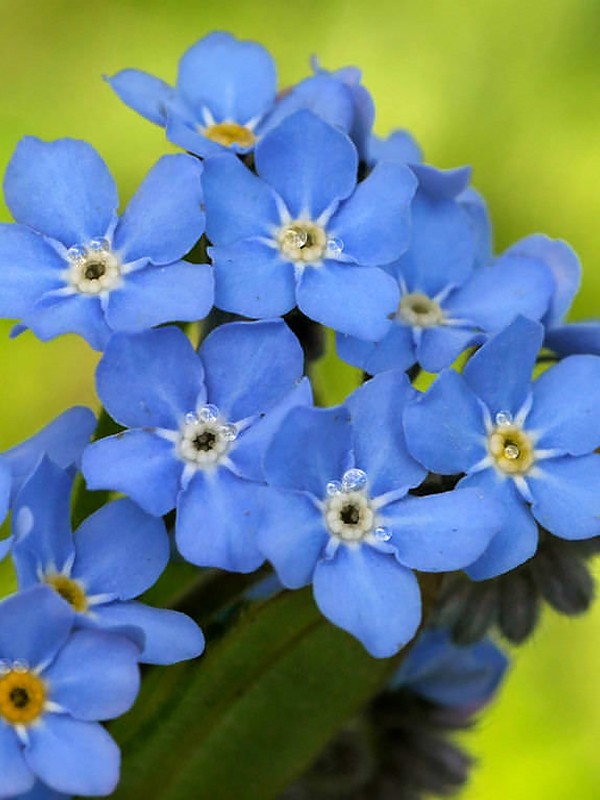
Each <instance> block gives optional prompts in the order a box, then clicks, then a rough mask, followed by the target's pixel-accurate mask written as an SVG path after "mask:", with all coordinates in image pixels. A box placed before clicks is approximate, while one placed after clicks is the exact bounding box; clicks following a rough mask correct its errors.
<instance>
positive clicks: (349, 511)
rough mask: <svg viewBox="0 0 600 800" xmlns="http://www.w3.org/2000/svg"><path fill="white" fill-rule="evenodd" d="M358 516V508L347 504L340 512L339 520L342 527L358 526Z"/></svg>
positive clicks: (352, 504)
mask: <svg viewBox="0 0 600 800" xmlns="http://www.w3.org/2000/svg"><path fill="white" fill-rule="evenodd" d="M360 516H361V515H360V508H358V506H356V505H355V504H354V503H348V505H345V506H344V507H343V508H342V510H341V511H340V519H341V520H342V522H343V523H344V525H358V523H359V522H360Z"/></svg>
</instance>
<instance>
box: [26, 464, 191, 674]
mask: <svg viewBox="0 0 600 800" xmlns="http://www.w3.org/2000/svg"><path fill="white" fill-rule="evenodd" d="M71 486H72V479H71V477H70V476H69V475H67V473H65V472H64V471H63V470H61V469H59V468H58V467H57V466H55V465H54V464H53V463H52V462H51V461H49V460H48V459H44V460H42V462H41V463H40V465H39V467H38V468H37V470H36V471H35V472H34V474H33V475H32V477H31V478H30V479H29V480H28V481H27V483H26V484H25V485H24V486H23V488H22V490H21V491H20V493H19V495H18V496H17V499H16V501H15V506H14V511H13V520H14V536H15V544H14V546H13V560H14V563H15V568H16V572H17V577H18V580H19V587H20V588H21V589H27V588H28V587H30V586H33V585H35V584H36V583H40V582H41V583H45V584H47V585H48V586H51V587H52V588H53V589H54V590H55V591H56V592H57V593H58V594H59V595H60V596H61V597H62V598H63V599H65V600H66V601H67V602H69V603H70V604H71V606H72V607H73V608H74V609H75V611H77V612H78V617H77V624H78V625H85V626H92V627H96V626H97V627H101V628H105V629H112V628H119V629H123V630H125V629H127V628H131V629H134V631H133V632H134V635H135V634H136V630H135V629H137V628H140V629H141V631H142V632H143V634H144V637H143V650H142V652H141V654H140V661H142V662H143V663H147V664H174V663H176V662H177V661H182V660H184V659H188V658H194V657H195V656H197V655H199V654H200V653H201V652H202V650H203V649H204V639H203V636H202V633H201V631H200V629H199V628H198V626H197V625H196V623H195V622H193V621H192V620H191V619H189V617H187V616H186V615H185V614H180V613H179V612H177V611H170V610H165V609H161V608H152V607H150V606H147V605H145V604H143V603H139V602H135V601H134V598H136V597H138V596H139V595H140V594H142V593H143V592H145V591H146V590H147V589H149V588H150V587H151V586H152V585H153V584H154V583H155V582H156V580H157V579H158V578H159V577H160V575H161V573H162V572H163V570H164V568H165V567H166V565H167V562H168V560H169V539H168V537H167V534H166V531H165V528H164V524H163V522H162V520H160V519H156V518H155V517H152V516H150V515H149V514H146V513H145V512H144V511H142V510H141V509H140V508H138V507H137V506H136V505H135V504H134V503H132V502H131V500H115V501H114V502H112V503H109V504H108V505H105V506H103V507H102V508H100V509H99V510H98V511H96V512H95V513H94V514H92V515H91V516H90V517H88V518H87V519H86V520H85V521H84V522H83V523H82V524H81V526H80V527H79V529H78V530H77V531H76V532H75V535H74V536H73V534H72V533H71V524H70V519H69V517H70V508H69V505H70V504H69V498H70V494H71Z"/></svg>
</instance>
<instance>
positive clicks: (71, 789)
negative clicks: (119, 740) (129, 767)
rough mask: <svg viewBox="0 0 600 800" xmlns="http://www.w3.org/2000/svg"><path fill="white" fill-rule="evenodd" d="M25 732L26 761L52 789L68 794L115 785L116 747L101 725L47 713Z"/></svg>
mask: <svg viewBox="0 0 600 800" xmlns="http://www.w3.org/2000/svg"><path fill="white" fill-rule="evenodd" d="M28 734H29V746H28V747H27V748H26V750H25V758H26V759H27V763H28V764H29V766H30V768H31V770H32V771H33V772H34V773H35V775H36V776H37V777H38V778H40V779H41V780H42V781H44V782H45V783H47V784H48V786H50V787H51V788H52V789H56V791H57V792H63V793H64V794H69V795H73V794H75V795H107V794H110V793H111V792H112V791H113V790H114V789H115V788H116V786H117V783H118V781H119V770H120V762H121V758H120V753H119V748H118V747H117V745H116V744H115V742H114V741H113V739H112V738H111V737H110V735H109V734H108V733H107V732H106V731H105V730H104V728H103V727H102V725H100V724H98V723H97V722H81V721H80V720H75V719H72V718H71V717H69V716H66V715H62V714H46V715H45V716H44V717H43V719H42V720H41V721H40V723H39V724H38V725H32V726H31V727H30V728H29V729H28Z"/></svg>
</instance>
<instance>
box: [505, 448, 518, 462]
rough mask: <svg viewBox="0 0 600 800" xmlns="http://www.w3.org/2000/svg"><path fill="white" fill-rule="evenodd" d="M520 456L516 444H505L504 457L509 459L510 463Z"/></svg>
mask: <svg viewBox="0 0 600 800" xmlns="http://www.w3.org/2000/svg"><path fill="white" fill-rule="evenodd" d="M520 455H521V451H520V450H519V448H518V447H517V445H516V444H507V445H506V446H505V448H504V457H505V458H509V459H510V460H511V461H514V459H516V458H518V457H519V456H520Z"/></svg>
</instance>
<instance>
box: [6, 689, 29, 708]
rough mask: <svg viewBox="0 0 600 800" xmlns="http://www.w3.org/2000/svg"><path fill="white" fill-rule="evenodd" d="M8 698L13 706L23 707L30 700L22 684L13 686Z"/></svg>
mask: <svg viewBox="0 0 600 800" xmlns="http://www.w3.org/2000/svg"><path fill="white" fill-rule="evenodd" d="M9 698H10V701H11V703H12V704H13V706H14V707H15V708H25V706H27V705H29V703H30V701H31V698H30V697H29V692H28V691H27V689H24V688H23V687H22V686H17V687H15V688H14V689H13V690H12V691H11V693H10V694H9Z"/></svg>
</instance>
